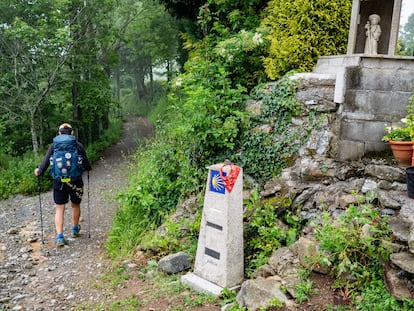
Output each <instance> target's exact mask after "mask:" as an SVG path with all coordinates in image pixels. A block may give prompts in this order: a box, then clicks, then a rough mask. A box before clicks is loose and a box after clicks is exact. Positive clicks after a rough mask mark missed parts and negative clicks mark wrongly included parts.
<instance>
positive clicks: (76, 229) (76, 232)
mask: <svg viewBox="0 0 414 311" xmlns="http://www.w3.org/2000/svg"><path fill="white" fill-rule="evenodd" d="M80 229H81V226H80V225H77V226H72V238H77V237H78V236H79V231H80Z"/></svg>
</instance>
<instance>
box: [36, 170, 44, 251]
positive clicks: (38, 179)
mask: <svg viewBox="0 0 414 311" xmlns="http://www.w3.org/2000/svg"><path fill="white" fill-rule="evenodd" d="M37 189H38V190H39V207H40V228H41V232H42V244H45V240H44V239H43V213H42V199H41V195H40V176H39V175H37Z"/></svg>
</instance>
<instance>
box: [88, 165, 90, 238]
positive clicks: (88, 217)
mask: <svg viewBox="0 0 414 311" xmlns="http://www.w3.org/2000/svg"><path fill="white" fill-rule="evenodd" d="M88 238H91V210H90V206H89V171H88Z"/></svg>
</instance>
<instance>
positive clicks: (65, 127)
mask: <svg viewBox="0 0 414 311" xmlns="http://www.w3.org/2000/svg"><path fill="white" fill-rule="evenodd" d="M64 129H65V130H72V125H70V124H69V123H63V124H61V125H60V126H59V132H60V131H62V130H64Z"/></svg>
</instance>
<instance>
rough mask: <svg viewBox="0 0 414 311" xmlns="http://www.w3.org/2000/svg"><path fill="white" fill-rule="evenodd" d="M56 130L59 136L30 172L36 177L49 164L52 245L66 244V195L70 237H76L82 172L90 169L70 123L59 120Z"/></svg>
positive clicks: (79, 212)
mask: <svg viewBox="0 0 414 311" xmlns="http://www.w3.org/2000/svg"><path fill="white" fill-rule="evenodd" d="M58 133H59V135H57V136H56V137H55V138H54V139H53V143H52V144H51V145H50V146H49V149H48V151H47V153H46V155H45V157H44V159H43V161H42V163H41V164H40V166H39V167H38V168H36V169H35V170H34V174H35V175H36V176H40V175H42V174H43V173H44V172H45V171H46V170H47V168H48V167H49V165H51V170H50V173H51V175H52V177H53V199H54V202H55V208H56V210H55V228H56V234H57V236H56V245H57V246H64V245H66V244H68V242H67V240H66V239H65V237H64V234H63V223H64V214H65V205H66V203H68V202H69V198H70V201H71V206H72V237H74V238H75V237H78V236H79V231H80V229H81V226H80V224H79V219H80V214H81V210H80V203H81V201H82V195H83V180H82V172H83V170H87V171H90V170H91V169H92V167H91V164H90V162H89V159H88V157H87V155H86V151H85V148H84V147H83V145H82V144H81V143H80V142H78V141H77V140H76V138H75V137H74V136H73V129H72V126H71V125H70V124H68V123H63V124H62V125H60V126H59V131H58ZM62 146H63V147H62ZM70 147H72V149H70ZM65 148H67V150H63V151H62V152H63V153H62V155H63V156H62V155H58V154H57V153H58V152H60V151H59V150H60V149H65ZM74 158H75V159H74ZM62 159H63V161H62ZM71 159H72V160H73V161H72V160H71ZM59 161H60V162H59Z"/></svg>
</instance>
